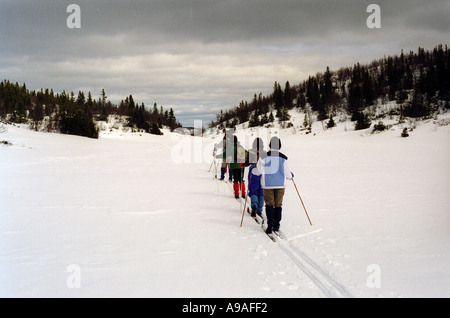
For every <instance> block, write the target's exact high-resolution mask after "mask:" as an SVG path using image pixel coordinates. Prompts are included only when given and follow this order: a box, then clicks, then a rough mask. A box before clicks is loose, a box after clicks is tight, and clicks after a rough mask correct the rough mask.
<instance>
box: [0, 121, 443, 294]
mask: <svg viewBox="0 0 450 318" xmlns="http://www.w3.org/2000/svg"><path fill="white" fill-rule="evenodd" d="M295 116H297V118H292V120H293V121H294V126H293V127H290V128H286V129H280V130H278V132H276V133H277V134H279V136H280V138H281V140H282V145H283V146H282V151H283V152H284V153H285V154H286V155H287V156H288V157H289V161H290V166H291V169H292V170H293V171H294V173H295V180H296V183H297V186H298V188H299V191H300V193H301V195H302V198H303V200H304V202H305V205H306V207H307V209H308V213H309V215H310V217H311V220H312V222H313V226H310V225H309V223H308V221H307V219H306V216H305V214H304V212H303V210H302V207H301V205H300V201H299V198H298V196H297V194H296V192H295V190H294V188H293V186H292V184H289V185H288V187H287V189H286V195H285V200H284V205H283V220H282V224H281V226H282V230H283V231H284V233H285V235H286V237H287V241H281V242H279V243H274V242H272V241H270V240H269V239H268V238H267V236H266V235H265V234H264V233H263V232H262V230H261V228H260V226H259V225H258V224H256V223H255V222H254V221H253V220H252V219H251V218H250V217H248V215H245V217H244V224H243V226H242V228H241V227H239V224H240V220H241V216H242V214H241V205H240V204H239V203H237V202H236V201H235V199H234V198H233V197H232V194H231V191H230V188H231V185H230V184H228V183H224V182H220V181H217V180H216V179H214V178H213V176H212V173H211V172H210V173H208V168H209V167H210V164H211V160H212V157H211V152H212V147H213V145H214V144H215V143H216V142H218V141H219V140H221V138H222V135H209V136H208V137H205V138H200V137H191V136H186V135H179V134H176V133H169V132H165V135H164V136H155V135H150V134H139V133H133V132H131V131H122V130H120V129H117V130H114V129H105V130H103V131H102V130H101V131H100V138H99V139H98V140H94V139H87V138H82V137H76V136H69V135H60V134H52V133H43V132H33V131H30V130H29V129H28V128H27V127H25V126H11V125H4V126H2V127H3V128H4V129H3V130H4V131H3V132H2V133H0V142H2V141H5V142H4V143H0V180H2V181H1V182H0V196H1V197H0V210H1V213H0V296H2V297H14V296H19V297H24V296H25V297H49V296H50V297H52V296H57V297H115V296H117V297H132V296H139V297H238V298H239V297H449V296H450V289H449V286H450V281H449V278H450V259H449V255H450V247H449V245H448V242H449V239H450V232H449V226H450V215H449V211H450V199H449V197H448V185H449V181H450V179H449V176H450V171H449V168H448V167H449V166H448V162H449V159H450V153H449V148H448V145H449V139H450V125H448V123H449V122H450V121H449V116H448V114H443V115H439V116H438V117H437V118H436V119H430V120H428V121H423V122H417V123H408V122H407V123H404V124H398V125H393V126H391V127H390V128H389V129H388V130H387V131H384V132H382V133H376V134H371V133H370V132H371V130H370V129H369V130H362V131H354V130H353V127H351V125H352V124H351V123H350V122H349V121H347V120H345V121H342V122H339V120H338V125H337V127H334V128H333V129H328V130H324V129H322V128H321V127H320V126H314V127H313V128H312V133H311V134H306V133H305V131H301V130H300V129H299V127H300V126H299V125H300V124H299V122H300V121H302V120H303V117H302V114H300V113H299V114H298V115H296V114H293V117H295ZM343 120H344V119H343ZM315 124H316V125H320V122H315ZM385 124H389V123H388V122H387V121H385ZM413 126H414V127H415V128H414V127H413ZM404 127H408V128H414V129H413V131H411V132H410V136H409V137H408V138H401V137H400V134H401V132H402V130H403V128H404ZM272 133H275V132H274V131H272ZM258 134H262V135H264V134H266V136H267V135H268V134H269V132H267V131H266V130H264V131H262V130H256V129H253V130H252V129H242V130H239V131H238V132H237V135H238V137H239V139H240V140H241V141H242V142H243V143H244V144H246V143H251V142H252V141H253V139H254V138H255V137H256V136H257V135H258ZM247 146H248V145H247ZM212 170H214V169H212ZM212 172H213V171H212Z"/></svg>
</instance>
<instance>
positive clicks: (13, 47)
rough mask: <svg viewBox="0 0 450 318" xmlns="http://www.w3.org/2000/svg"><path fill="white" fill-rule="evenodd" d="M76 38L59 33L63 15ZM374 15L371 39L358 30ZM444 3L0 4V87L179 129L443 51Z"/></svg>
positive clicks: (47, 0)
mask: <svg viewBox="0 0 450 318" xmlns="http://www.w3.org/2000/svg"><path fill="white" fill-rule="evenodd" d="M71 3H75V4H77V5H79V7H80V10H81V16H80V18H81V19H80V22H81V28H79V29H78V28H72V29H71V28H68V27H67V24H66V22H67V18H68V17H69V16H70V15H71V13H72V12H69V13H68V12H67V7H68V6H69V4H71ZM371 3H375V4H378V5H379V7H380V9H381V28H379V29H370V28H368V27H367V24H366V21H367V18H368V17H369V15H370V14H371V13H367V12H366V9H367V7H368V5H369V4H371ZM449 16H450V0H420V1H418V0H369V1H366V0H149V1H144V0H139V1H138V0H136V1H135V0H129V1H126V0H121V1H119V0H108V1H107V0H89V1H88V0H70V1H59V0H58V1H57V0H39V1H36V0H27V1H25V0H0V75H1V76H0V77H1V79H0V80H3V79H8V80H10V81H13V82H16V81H17V82H19V83H23V82H25V83H26V84H27V87H28V88H29V89H40V88H53V89H54V91H55V92H61V91H63V90H66V92H70V91H74V92H75V93H77V92H78V91H80V90H81V91H84V92H88V91H91V92H92V94H93V96H94V97H96V98H98V96H99V95H100V91H101V89H102V88H105V91H106V94H107V95H108V99H109V100H111V101H112V102H113V103H119V102H120V100H121V99H124V98H125V97H126V96H128V95H130V94H132V95H133V97H134V100H135V101H136V102H139V103H141V102H143V103H145V104H146V105H149V106H152V105H153V103H155V102H156V103H157V104H158V105H163V106H164V107H165V108H169V107H173V109H174V110H175V114H176V116H177V118H178V120H180V121H182V123H183V124H185V125H192V123H193V120H194V119H199V120H203V121H205V125H206V121H210V120H212V119H215V115H216V114H217V113H219V112H220V109H224V110H225V109H228V108H230V107H233V106H235V105H238V104H239V102H240V101H241V100H251V99H252V97H253V94H254V93H259V92H262V93H263V94H264V95H265V94H268V93H270V92H271V91H272V87H273V83H274V81H279V82H281V83H285V82H286V81H289V82H290V83H291V85H293V84H297V83H299V82H301V81H303V80H304V79H306V78H307V77H308V76H309V75H314V74H315V73H317V72H320V71H324V70H325V68H326V66H330V68H331V69H338V68H339V67H341V66H351V65H354V64H355V63H356V62H361V63H366V62H370V61H372V60H373V59H378V58H381V57H383V56H384V55H389V54H391V55H393V54H399V53H400V52H401V50H402V49H403V50H404V51H405V52H409V51H410V50H414V51H417V48H418V47H424V48H426V49H432V48H433V47H434V46H436V45H437V44H439V43H442V44H449V42H450V41H449V40H450V36H449V34H450V23H449Z"/></svg>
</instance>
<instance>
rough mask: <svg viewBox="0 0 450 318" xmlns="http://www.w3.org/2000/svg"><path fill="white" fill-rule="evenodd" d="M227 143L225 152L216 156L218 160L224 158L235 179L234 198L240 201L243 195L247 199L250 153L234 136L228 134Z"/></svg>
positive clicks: (226, 136)
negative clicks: (245, 174) (247, 170)
mask: <svg viewBox="0 0 450 318" xmlns="http://www.w3.org/2000/svg"><path fill="white" fill-rule="evenodd" d="M225 141H226V146H224V148H223V150H224V152H223V153H222V154H218V155H216V158H219V159H220V158H222V159H223V160H224V162H225V161H226V163H227V164H228V165H229V168H230V170H231V171H230V172H231V175H232V177H233V190H234V197H235V198H236V199H239V197H240V195H242V197H243V198H245V182H244V169H245V167H247V166H248V151H247V150H245V149H244V147H242V145H241V144H240V143H239V141H238V138H237V137H236V136H234V135H232V134H229V133H227V134H226V135H225ZM239 192H241V194H239Z"/></svg>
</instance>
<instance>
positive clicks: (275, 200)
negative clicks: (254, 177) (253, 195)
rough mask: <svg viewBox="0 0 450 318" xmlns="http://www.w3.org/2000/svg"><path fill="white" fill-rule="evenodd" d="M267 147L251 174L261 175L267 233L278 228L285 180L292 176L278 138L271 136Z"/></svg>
mask: <svg viewBox="0 0 450 318" xmlns="http://www.w3.org/2000/svg"><path fill="white" fill-rule="evenodd" d="M269 147H270V151H269V152H268V153H267V154H266V156H264V157H260V158H259V160H258V164H257V172H253V174H255V173H257V174H260V175H261V186H262V188H263V194H264V201H265V204H266V217H267V229H266V233H267V234H270V233H272V231H278V230H279V229H280V221H281V211H282V208H281V206H282V204H283V196H284V190H285V185H286V184H285V180H286V179H287V180H291V179H292V178H293V176H294V175H293V173H292V172H291V171H290V170H289V167H288V164H287V160H288V158H287V157H286V155H284V154H283V153H281V152H280V149H281V141H280V139H279V138H278V137H272V139H271V140H270V144H269Z"/></svg>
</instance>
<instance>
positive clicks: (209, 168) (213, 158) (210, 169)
mask: <svg viewBox="0 0 450 318" xmlns="http://www.w3.org/2000/svg"><path fill="white" fill-rule="evenodd" d="M214 159H215V158H213V161H212V162H211V165H210V166H209V170H208V172H210V171H211V167H212V165H213V163H214Z"/></svg>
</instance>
